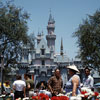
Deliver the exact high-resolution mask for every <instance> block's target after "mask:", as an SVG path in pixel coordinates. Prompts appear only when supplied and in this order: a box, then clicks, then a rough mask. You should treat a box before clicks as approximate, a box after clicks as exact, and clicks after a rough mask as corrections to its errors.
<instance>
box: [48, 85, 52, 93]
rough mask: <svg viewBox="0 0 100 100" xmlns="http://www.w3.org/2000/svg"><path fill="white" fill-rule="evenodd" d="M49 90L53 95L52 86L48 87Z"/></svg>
mask: <svg viewBox="0 0 100 100" xmlns="http://www.w3.org/2000/svg"><path fill="white" fill-rule="evenodd" d="M48 89H49V91H50V92H51V93H53V89H52V87H51V86H50V85H48Z"/></svg>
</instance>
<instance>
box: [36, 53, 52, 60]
mask: <svg viewBox="0 0 100 100" xmlns="http://www.w3.org/2000/svg"><path fill="white" fill-rule="evenodd" d="M50 56H51V55H50V54H45V55H41V54H38V55H37V54H36V56H35V58H36V59H37V58H38V59H40V58H50Z"/></svg>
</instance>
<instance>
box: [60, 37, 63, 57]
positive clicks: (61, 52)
mask: <svg viewBox="0 0 100 100" xmlns="http://www.w3.org/2000/svg"><path fill="white" fill-rule="evenodd" d="M60 55H63V40H62V38H61V47H60Z"/></svg>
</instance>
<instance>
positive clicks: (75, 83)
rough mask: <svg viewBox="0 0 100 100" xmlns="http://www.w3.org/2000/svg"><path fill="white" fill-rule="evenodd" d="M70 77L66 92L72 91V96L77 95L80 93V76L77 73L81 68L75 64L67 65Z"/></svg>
mask: <svg viewBox="0 0 100 100" xmlns="http://www.w3.org/2000/svg"><path fill="white" fill-rule="evenodd" d="M67 69H68V72H69V75H70V79H69V81H68V82H67V83H66V87H65V91H66V93H69V92H72V95H71V96H76V95H77V94H80V77H79V76H78V75H77V73H79V70H78V69H77V67H76V66H75V65H70V66H67Z"/></svg>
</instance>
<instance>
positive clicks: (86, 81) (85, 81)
mask: <svg viewBox="0 0 100 100" xmlns="http://www.w3.org/2000/svg"><path fill="white" fill-rule="evenodd" d="M93 85H94V79H93V77H92V76H91V75H89V76H87V77H85V78H83V86H84V87H88V88H93Z"/></svg>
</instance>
